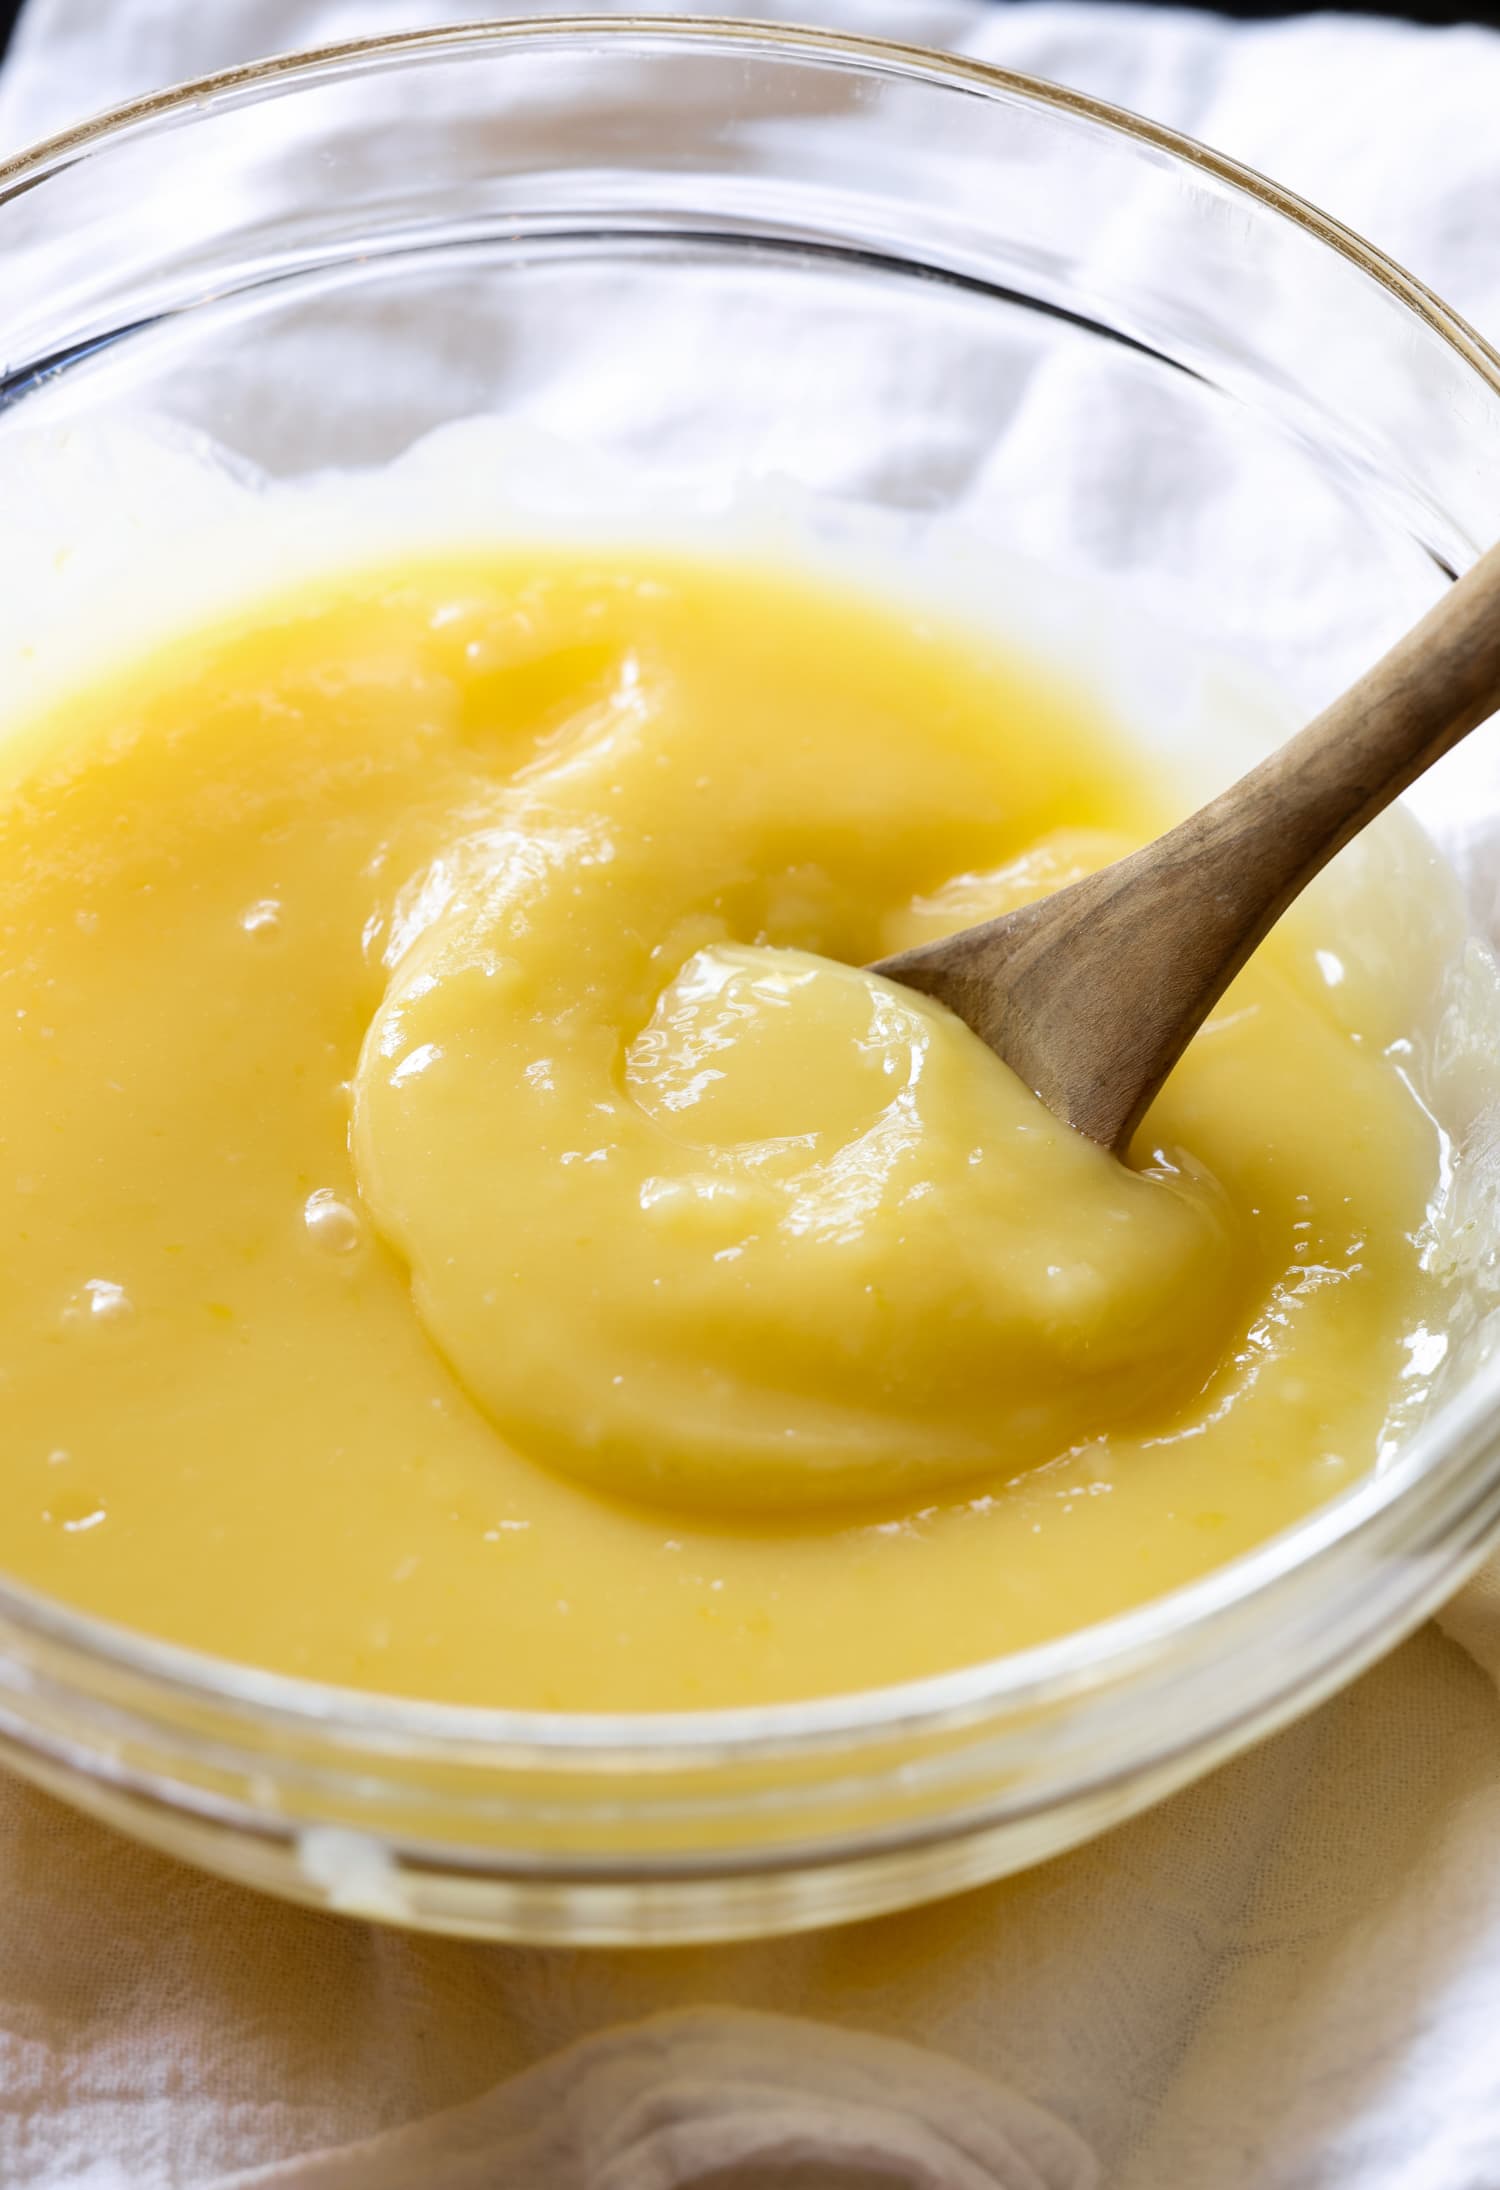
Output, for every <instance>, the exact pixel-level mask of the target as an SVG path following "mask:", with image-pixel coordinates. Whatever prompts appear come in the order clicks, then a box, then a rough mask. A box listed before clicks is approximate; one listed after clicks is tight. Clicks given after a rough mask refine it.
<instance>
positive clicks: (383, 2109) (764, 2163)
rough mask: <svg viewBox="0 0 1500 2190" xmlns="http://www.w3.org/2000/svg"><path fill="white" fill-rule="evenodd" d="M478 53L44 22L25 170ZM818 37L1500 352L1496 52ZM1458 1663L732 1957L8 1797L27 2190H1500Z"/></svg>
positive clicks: (16, 2129)
mask: <svg viewBox="0 0 1500 2190" xmlns="http://www.w3.org/2000/svg"><path fill="white" fill-rule="evenodd" d="M464 12H465V10H464V9H463V7H462V6H459V7H445V6H441V5H432V4H427V0H109V4H108V5H101V0H31V5H30V7H29V9H28V11H27V14H26V16H25V18H24V21H23V25H22V30H21V33H20V37H19V40H18V44H17V48H16V52H15V55H14V58H13V60H12V62H11V64H10V66H9V68H8V70H7V73H6V77H5V79H4V81H3V83H0V138H3V139H4V140H5V141H6V142H7V143H14V142H17V141H19V140H22V139H24V138H25V137H28V136H35V135H37V134H39V133H41V132H43V131H46V130H50V129H53V128H56V127H59V126H61V125H62V124H64V123H65V122H67V121H69V120H71V119H72V118H74V117H75V115H76V114H77V113H79V112H80V111H82V110H85V109H87V108H90V107H94V106H98V105H101V104H104V103H106V102H110V101H114V100H116V99H119V98H123V97H125V96H128V95H129V94H131V93H133V92H136V91H139V90H145V89H148V88H150V87H152V86H154V85H156V84H158V83H161V82H165V81H168V80H170V79H172V78H176V77H182V76H186V75H190V74H196V73H198V72H200V71H203V70H206V69H209V68H213V67H218V66H222V65H225V64H227V63H230V62H234V61H238V60H241V59H246V58H249V57H251V56H252V55H254V54H257V53H263V52H271V51H275V50H278V49H284V48H287V47H290V46H294V45H306V44H313V43H319V42H322V41H324V40H328V39H333V38H338V37H343V36H347V35H353V34H355V33H358V32H362V31H367V30H371V29H376V28H381V27H387V28H394V27H397V26H398V25H401V26H405V25H409V24H411V23H414V22H419V21H420V22H436V21H444V20H457V19H460V18H461V17H462V15H463V13H464ZM747 12H748V10H747ZM766 12H771V10H770V9H769V8H768V9H767V10H766ZM787 12H795V13H797V14H799V15H801V16H804V17H807V16H812V15H816V16H818V17H820V18H822V19H825V20H840V19H843V20H855V19H857V20H858V21H859V22H860V23H861V24H862V25H864V26H865V27H868V28H872V29H876V30H885V31H888V32H891V33H895V34H899V35H901V36H904V37H910V38H915V39H921V40H926V41H928V42H930V43H934V44H945V43H946V44H951V45H955V46H959V47H962V48H963V49H965V50H967V51H970V52H975V53H980V54H983V55H985V56H987V57H990V58H993V59H997V60H1001V61H1004V62H1006V63H1008V64H1010V65H1012V66H1016V67H1020V68H1023V69H1028V70H1031V71H1034V72H1037V73H1040V74H1044V75H1050V76H1054V77H1059V78H1062V79H1064V80H1066V81H1069V82H1072V83H1074V84H1078V85H1080V86H1083V87H1084V88H1086V89H1089V90H1092V91H1096V92H1101V93H1103V94H1105V95H1106V96H1109V97H1111V98H1114V99H1117V100H1119V101H1120V102H1122V103H1123V104H1126V105H1129V106H1133V107H1135V108H1137V109H1139V110H1141V111H1144V112H1146V113H1149V114H1152V115H1154V116H1156V117H1158V118H1160V119H1162V120H1164V121H1167V122H1171V123H1173V124H1175V125H1177V126H1178V127H1180V128H1183V129H1186V130H1188V131H1190V132H1191V133H1193V134H1194V135H1197V136H1199V137H1202V138H1205V139H1207V140H1208V141H1209V142H1211V143H1214V144H1216V145H1218V146H1220V147H1222V148H1223V149H1224V150H1226V151H1228V152H1231V153H1234V154H1237V155H1238V156H1240V157H1241V158H1243V159H1246V160H1248V161H1250V162H1251V163H1252V164H1253V165H1256V166H1258V167H1260V168H1262V169H1264V170H1266V171H1267V172H1269V173H1271V174H1274V175H1275V176H1276V177H1277V178H1278V179H1279V180H1281V181H1283V182H1285V183H1287V184H1289V185H1291V186H1292V187H1293V188H1295V189H1298V190H1300V191H1302V192H1304V193H1305V194H1306V195H1308V196H1309V197H1311V198H1313V199H1314V200H1316V201H1318V202H1320V203H1322V204H1323V205H1325V206H1326V207H1327V208H1328V209H1329V210H1330V211H1332V212H1334V213H1336V214H1338V215H1340V216H1342V217H1343V218H1344V219H1345V220H1347V221H1348V222H1350V223H1351V224H1352V225H1353V226H1354V227H1356V228H1358V229H1360V230H1362V231H1363V232H1364V233H1366V234H1368V235H1370V236H1371V237H1373V238H1374V239H1375V240H1377V241H1378V242H1380V243H1382V244H1384V245H1385V246H1386V247H1387V248H1388V249H1390V250H1391V251H1392V252H1393V253H1394V254H1395V256H1396V257H1397V258H1399V259H1401V260H1403V261H1404V262H1405V263H1406V264H1407V265H1409V266H1410V267H1411V268H1412V269H1413V270H1414V271H1415V272H1416V273H1417V274H1419V275H1420V276H1422V277H1424V278H1425V279H1426V280H1427V281H1428V282H1429V283H1431V284H1432V286H1433V287H1435V288H1436V289H1438V290H1439V291H1440V292H1441V293H1443V294H1444V295H1446V296H1447V297H1448V298H1449V299H1450V300H1451V302H1453V303H1454V304H1455V305H1456V306H1457V307H1458V308H1459V309H1460V310H1462V311H1464V312H1466V313H1467V314H1469V316H1471V317H1472V318H1473V319H1474V320H1475V321H1476V322H1477V323H1478V325H1479V326H1480V327H1481V328H1482V329H1486V330H1487V331H1488V332H1489V333H1490V334H1491V336H1492V337H1493V336H1496V335H1500V250H1497V249H1496V248H1494V245H1493V238H1494V236H1495V233H1496V212H1497V210H1500V124H1497V120H1496V117H1497V115H1500V37H1496V36H1493V35H1491V34H1489V33H1486V32H1482V31H1478V30H1453V31H1442V32H1432V31H1419V30H1416V29H1409V28H1402V27H1392V26H1383V25H1377V24H1374V23H1369V22H1364V21H1360V20H1357V19H1331V18H1314V19H1310V20H1307V21H1304V22H1300V23H1292V24H1272V25H1266V26H1259V27H1254V28H1247V27H1231V26H1228V25H1225V24H1223V23H1220V22H1217V21H1214V20H1212V19H1210V18H1207V17H1201V16H1194V15H1187V14H1174V15H1155V14H1153V13H1151V12H1150V11H1148V10H1143V9H1137V8H1133V7H1127V6H1110V7H1099V6H1086V5H1059V4H1049V0H1036V4H1033V5H1023V6H1015V7H987V6H985V5H983V4H982V0H981V4H978V5H976V4H975V0H818V4H817V5H807V4H802V5H797V6H796V7H795V8H792V7H789V8H788V9H787ZM1444 1626H1445V1628H1446V1630H1447V1632H1446V1633H1444V1632H1440V1631H1439V1630H1438V1629H1437V1628H1429V1629H1428V1630H1426V1631H1425V1632H1424V1633H1422V1634H1421V1635H1419V1636H1418V1637H1416V1638H1415V1639H1414V1640H1413V1641H1411V1642H1409V1643H1408V1644H1406V1645H1405V1646H1404V1647H1403V1648H1402V1649H1401V1650H1399V1651H1397V1652H1396V1653H1395V1654H1394V1655H1393V1656H1392V1657H1391V1658H1390V1659H1388V1660H1387V1662H1386V1663H1385V1664H1384V1665H1382V1666H1380V1667H1379V1668H1377V1669H1376V1670H1375V1671H1374V1672H1373V1673H1371V1674H1369V1675H1367V1676H1366V1677H1365V1678H1364V1679H1363V1680H1362V1681H1360V1682H1359V1683H1358V1684H1357V1685H1356V1686H1355V1687H1354V1688H1353V1689H1351V1690H1350V1691H1348V1692H1347V1693H1346V1694H1344V1695H1343V1696H1341V1697H1339V1698H1337V1699H1336V1700H1335V1701H1333V1702H1332V1703H1330V1704H1328V1705H1327V1706H1325V1707H1324V1708H1323V1709H1322V1710H1321V1711H1319V1712H1318V1713H1316V1714H1315V1715H1314V1716H1312V1717H1311V1718H1309V1719H1307V1720H1306V1721H1304V1722H1303V1723H1302V1724H1300V1725H1299V1726H1297V1727H1295V1728H1293V1729H1292V1730H1291V1731H1290V1732H1288V1733H1285V1734H1283V1735H1281V1736H1279V1737H1278V1738H1277V1739H1276V1740H1275V1741H1273V1742H1270V1743H1268V1744H1266V1745H1265V1746H1263V1747H1262V1748H1261V1749H1260V1750H1259V1751H1257V1752H1255V1753H1254V1754H1252V1755H1250V1756H1247V1757H1244V1758H1241V1759H1240V1760H1239V1761H1237V1762H1236V1763H1234V1764H1232V1765H1230V1766H1228V1767H1227V1768H1225V1769H1224V1770H1222V1771H1220V1772H1219V1773H1217V1774H1216V1775H1215V1776H1213V1777H1212V1778H1211V1779H1209V1780H1207V1781H1205V1782H1204V1783H1202V1784H1201V1785H1199V1786H1198V1787H1196V1788H1193V1789H1191V1790H1189V1791H1188V1792H1187V1793H1185V1794H1182V1795H1179V1796H1178V1797H1176V1798H1175V1799H1174V1800H1173V1801H1171V1802H1169V1803H1167V1804H1165V1805H1164V1806H1163V1807H1161V1808H1160V1809H1158V1810H1157V1811H1155V1812H1154V1813H1153V1814H1151V1815H1150V1816H1148V1817H1145V1818H1142V1819H1140V1820H1138V1821H1136V1822H1135V1823H1133V1824H1131V1825H1128V1826H1126V1827H1124V1828H1122V1829H1120V1830H1119V1831H1117V1832H1115V1833H1114V1834H1112V1835H1110V1836H1109V1837H1108V1838H1106V1839H1105V1840H1103V1841H1101V1842H1098V1843H1096V1844H1095V1845H1093V1846H1091V1847H1088V1848H1085V1849H1082V1850H1080V1851H1078V1852H1077V1853H1075V1854H1073V1855H1070V1856H1067V1857H1065V1858H1063V1859H1061V1860H1060V1861H1057V1862H1054V1863H1051V1864H1048V1865H1046V1866H1045V1867H1043V1868H1042V1869H1040V1870H1037V1871H1035V1872H1033V1873H1031V1874H1029V1875H1028V1876H1025V1877H1022V1878H1020V1879H1015V1880H1012V1881H1009V1882H1007V1883H1005V1884H1003V1885H1000V1886H997V1887H994V1888H991V1889H988V1890H986V1891H984V1892H980V1893H972V1894H969V1895H966V1896H963V1897H961V1898H959V1899H956V1900H954V1901H952V1902H949V1903H947V1904H944V1905H942V1906H940V1907H938V1908H936V1909H930V1910H925V1911H921V1912H918V1913H916V1914H913V1915H911V1916H906V1917H897V1918H892V1919H887V1920H884V1921H882V1922H879V1923H875V1924H867V1925H862V1926H857V1927H854V1928H852V1929H850V1930H845V1931H840V1932H834V1933H830V1934H828V1935H826V1936H822V1937H810V1938H801V1939H796V1940H791V1941H784V1942H770V1943H767V1944H764V1945H757V1946H746V1947H740V1948H734V1949H717V1950H697V1951H678V1952H672V1953H655V1954H602V1953H594V1954H564V1953H554V1952H545V1953H544V1952H524V1951H519V1950H514V1951H513V1950H502V1949H495V1948H487V1947H482V1946H475V1945H471V1944H466V1943H461V1942H457V1941H444V1940H432V1939H421V1938H407V1937H403V1936H400V1935H398V1934H394V1933H386V1932H382V1931H379V1930H376V1929H372V1928H369V1927H366V1926H362V1925H359V1924H355V1923H352V1922H347V1921H344V1920H341V1919H336V1918H332V1917H326V1916H320V1915H314V1914H310V1913H307V1912H305V1911H298V1910H293V1909H288V1908H282V1907H280V1906H278V1905H276V1904H274V1903H272V1902H269V1901H266V1900H262V1899H260V1898H258V1897H256V1896H254V1895H251V1894H248V1893H245V1892H243V1891H241V1890H239V1889H236V1888H233V1887H229V1886H226V1885H222V1884H220V1883H218V1882H217V1881H215V1880H212V1879H207V1878H202V1877H198V1876H196V1875H195V1874H192V1873H189V1872H186V1871H183V1870H180V1869H178V1868H177V1867H175V1866H174V1865H172V1864H170V1863H167V1862H166V1861H164V1860H162V1859H161V1858H159V1857H156V1856H153V1855H150V1854H147V1853H145V1852H143V1851H141V1850H139V1849H136V1848H134V1847H132V1846H130V1845H128V1844H127V1843H125V1842H123V1841H119V1840H116V1839H115V1838H113V1837H112V1836H110V1835H108V1834H106V1833H104V1832H102V1831H101V1830H100V1829H98V1828H97V1827H95V1826H93V1825H90V1824H88V1823H87V1822H85V1821H84V1820H82V1819H80V1818H77V1817H75V1816H73V1815H72V1814H71V1813H69V1812H67V1811H65V1810H63V1809H60V1808H59V1807H57V1806H56V1805H54V1804H52V1803H50V1802H48V1801H47V1800H45V1799H44V1798H42V1797H41V1796H38V1795H35V1794H32V1793H31V1792H29V1791H28V1790H26V1789H23V1788H21V1787H19V1786H14V1785H11V1784H9V1783H6V1782H3V1781H0V1881H3V1891H0V2183H3V2184H4V2185H5V2186H6V2190H64V2186H70V2190H71V2186H78V2190H82V2186H85V2185H87V2186H89V2190H106V2186H110V2190H174V2186H180V2190H209V2186H213V2190H231V2186H235V2190H251V2186H252V2185H256V2186H260V2190H356V2186H358V2190H676V2186H678V2185H686V2184H690V2183H703V2184H704V2185H705V2186H708V2185H710V2184H712V2186H713V2190H874V2186H875V2185H888V2184H898V2185H899V2184H910V2185H913V2186H918V2190H997V2186H998V2190H1088V2186H1090V2185H1093V2184H1095V2183H1107V2184H1109V2185H1110V2186H1112V2190H1252V2186H1253V2190H1324V2186H1327V2190H1335V2186H1336V2190H1495V2186H1496V2185H1500V2038H1497V2033H1500V1697H1497V1692H1496V1684H1497V1681H1500V1578H1490V1579H1484V1578H1481V1580H1480V1581H1479V1582H1478V1583H1476V1584H1474V1585H1472V1586H1471V1588H1470V1589H1469V1590H1467V1591H1466V1592H1465V1593H1464V1595H1463V1596H1462V1597H1461V1598H1460V1599H1459V1600H1458V1602H1457V1603H1456V1604H1455V1605H1454V1606H1453V1607H1451V1608H1450V1610H1449V1612H1448V1614H1447V1615H1446V1616H1445V1621H1444ZM747 2010H760V2011H762V2012H759V2013H749V2012H746V2011H747ZM764 2011H772V2012H764ZM794 2016H795V2017H798V2018H805V2020H797V2021H794V2020H791V2019H790V2018H791V2017H794ZM641 2018H650V2019H649V2020H645V2021H642V2020H641ZM897 2041H907V2042H904V2043H903V2042H897Z"/></svg>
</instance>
